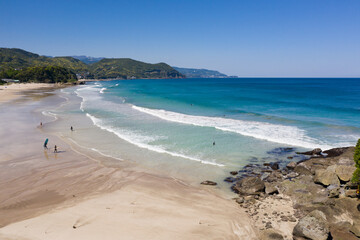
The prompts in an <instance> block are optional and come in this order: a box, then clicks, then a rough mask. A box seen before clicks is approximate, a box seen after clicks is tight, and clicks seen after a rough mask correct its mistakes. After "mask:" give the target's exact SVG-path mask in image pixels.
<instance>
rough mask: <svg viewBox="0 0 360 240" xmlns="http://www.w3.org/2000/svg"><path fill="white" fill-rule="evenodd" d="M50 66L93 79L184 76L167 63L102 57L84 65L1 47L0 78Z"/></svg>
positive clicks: (74, 60)
mask: <svg viewBox="0 0 360 240" xmlns="http://www.w3.org/2000/svg"><path fill="white" fill-rule="evenodd" d="M49 66H52V67H61V68H64V69H67V70H69V71H70V72H73V73H75V74H79V76H82V77H83V78H95V79H107V78H121V79H132V78H183V77H185V76H184V75H182V74H181V73H179V72H178V71H176V70H175V69H173V68H172V67H170V66H169V65H167V64H166V63H158V64H149V63H144V62H140V61H136V60H133V59H130V58H104V59H102V60H100V61H98V62H95V63H91V64H85V63H84V62H82V61H80V60H79V59H75V58H73V57H46V56H39V55H38V54H34V53H31V52H27V51H24V50H22V49H17V48H0V76H3V77H4V76H8V75H9V73H11V71H15V70H21V71H25V69H27V68H29V67H49ZM17 74H19V73H18V72H17ZM58 74H61V73H60V72H57V74H56V75H58ZM10 75H11V74H10Z"/></svg>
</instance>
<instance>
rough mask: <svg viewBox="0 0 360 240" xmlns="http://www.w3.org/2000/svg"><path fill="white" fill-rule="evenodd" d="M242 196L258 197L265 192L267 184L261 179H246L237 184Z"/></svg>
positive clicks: (236, 187)
mask: <svg viewBox="0 0 360 240" xmlns="http://www.w3.org/2000/svg"><path fill="white" fill-rule="evenodd" d="M235 189H236V190H237V191H238V192H239V193H240V194H245V195H257V194H260V193H261V192H264V190H265V184H264V182H263V181H262V180H261V179H260V178H259V177H246V178H243V179H241V180H240V181H238V182H237V183H236V184H235Z"/></svg>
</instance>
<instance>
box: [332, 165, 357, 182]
mask: <svg viewBox="0 0 360 240" xmlns="http://www.w3.org/2000/svg"><path fill="white" fill-rule="evenodd" d="M355 169H356V168H355V166H345V165H338V166H337V167H336V169H335V173H336V175H337V176H338V177H339V179H340V180H341V181H344V182H348V181H350V179H351V178H352V175H353V173H354V171H355Z"/></svg>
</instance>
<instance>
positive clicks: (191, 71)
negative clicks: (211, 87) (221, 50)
mask: <svg viewBox="0 0 360 240" xmlns="http://www.w3.org/2000/svg"><path fill="white" fill-rule="evenodd" d="M173 68H174V69H175V70H176V71H178V72H180V73H181V74H183V75H185V76H186V77H187V78H225V77H228V76H227V75H225V74H223V73H220V72H218V71H214V70H208V69H195V68H179V67H173Z"/></svg>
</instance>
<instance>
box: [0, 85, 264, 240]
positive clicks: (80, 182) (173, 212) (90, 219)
mask: <svg viewBox="0 0 360 240" xmlns="http://www.w3.org/2000/svg"><path fill="white" fill-rule="evenodd" d="M21 89H23V88H21ZM27 89H29V88H27ZM2 91H3V90H2ZM18 93H19V91H15V90H14V92H13V94H15V95H16V94H18ZM0 94H1V93H0ZM37 101H42V99H41V98H40V99H38V100H37ZM47 102H48V101H47ZM5 104H6V105H4V104H2V105H1V104H0V110H1V111H0V119H2V120H3V121H6V122H7V127H6V128H1V129H0V158H1V159H3V160H2V161H0V169H1V171H0V216H1V217H0V227H2V228H0V239H11V240H29V239H32V240H36V239H42V240H43V239H49V240H56V239H64V240H65V239H66V240H71V239H77V240H78V239H86V240H89V239H257V237H256V231H255V230H254V228H253V225H252V221H251V219H250V218H249V217H248V216H247V214H246V213H245V212H244V210H243V209H241V208H240V207H239V206H238V205H237V204H236V203H235V202H234V201H232V200H229V199H224V198H222V197H220V196H217V195H216V194H215V193H213V192H212V191H211V190H209V189H211V187H200V186H199V187H192V186H188V185H187V184H184V183H182V182H179V181H177V180H174V179H170V178H164V177H159V176H155V175H151V174H146V173H143V172H139V171H134V169H133V168H131V170H126V169H122V168H120V167H116V166H111V167H109V166H104V164H102V161H101V159H99V156H96V155H93V156H91V158H93V159H95V160H100V161H94V160H93V159H91V158H88V157H86V156H84V155H81V154H78V153H77V152H75V151H73V150H72V149H71V147H70V146H69V145H68V144H66V143H65V142H63V141H61V139H59V138H57V137H55V136H45V134H44V132H43V131H42V130H41V128H37V127H36V125H35V124H37V123H39V122H40V121H39V120H40V119H37V118H36V117H34V115H31V114H32V111H33V109H32V105H23V103H22V102H19V103H17V104H13V105H12V104H11V103H5ZM47 104H48V103H47ZM43 128H46V124H44V126H43ZM46 137H49V138H50V143H51V144H52V145H53V144H57V145H58V146H59V150H61V151H63V152H61V153H58V154H54V153H53V152H52V151H44V150H43V149H42V147H41V145H42V143H43V140H44V139H45V138H46ZM52 145H51V146H52ZM19 146H21V147H19ZM73 226H75V228H73Z"/></svg>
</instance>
